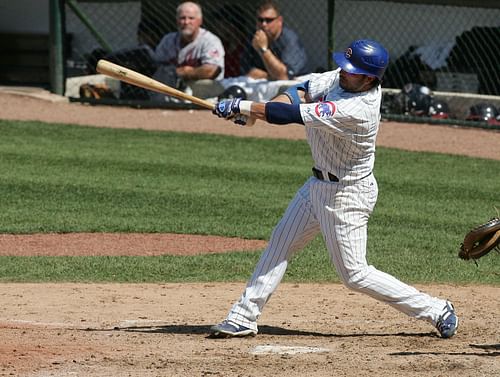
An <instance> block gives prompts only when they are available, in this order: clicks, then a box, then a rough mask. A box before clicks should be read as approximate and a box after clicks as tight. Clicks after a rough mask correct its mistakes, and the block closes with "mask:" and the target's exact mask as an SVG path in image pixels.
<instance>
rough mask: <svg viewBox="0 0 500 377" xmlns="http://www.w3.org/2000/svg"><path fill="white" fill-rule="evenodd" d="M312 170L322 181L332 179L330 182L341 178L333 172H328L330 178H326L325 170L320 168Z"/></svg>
mask: <svg viewBox="0 0 500 377" xmlns="http://www.w3.org/2000/svg"><path fill="white" fill-rule="evenodd" d="M312 172H313V175H314V176H315V177H316V178H318V179H321V180H322V181H330V182H338V181H339V179H338V178H337V176H335V175H333V174H332V173H330V172H328V174H327V175H328V179H325V176H324V174H323V172H322V171H321V170H318V169H316V168H312Z"/></svg>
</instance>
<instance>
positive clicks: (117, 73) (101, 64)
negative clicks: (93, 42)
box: [96, 59, 215, 110]
mask: <svg viewBox="0 0 500 377" xmlns="http://www.w3.org/2000/svg"><path fill="white" fill-rule="evenodd" d="M96 70H97V72H99V73H102V74H103V75H106V76H110V77H113V78H115V79H118V80H120V81H124V82H126V83H129V84H132V85H135V86H139V87H141V88H144V89H149V90H152V91H155V92H159V93H163V94H167V95H169V96H172V97H175V98H179V99H183V100H187V101H191V102H192V103H194V104H196V105H198V106H201V107H204V108H205V109H209V110H213V109H214V108H215V105H214V104H213V103H210V102H208V101H205V100H203V99H201V98H198V97H195V96H192V95H190V94H187V93H184V92H182V91H180V90H177V89H175V88H172V87H170V86H168V85H165V84H163V83H161V82H159V81H157V80H155V79H152V78H151V77H148V76H145V75H143V74H141V73H139V72H136V71H133V70H131V69H129V68H125V67H122V66H121V65H118V64H115V63H111V62H110V61H107V60H104V59H101V60H99V61H98V62H97V69H96Z"/></svg>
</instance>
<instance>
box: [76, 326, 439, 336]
mask: <svg viewBox="0 0 500 377" xmlns="http://www.w3.org/2000/svg"><path fill="white" fill-rule="evenodd" d="M210 327H211V326H207V325H164V326H152V325H150V326H124V327H114V328H113V329H92V328H87V329H85V331H125V332H136V333H145V334H192V335H200V334H206V335H207V338H213V337H211V336H210V335H209V333H210ZM259 335H272V336H312V337H324V338H352V337H418V338H421V337H437V334H436V333H435V332H426V333H407V332H396V333H381V334H380V333H379V334H374V333H353V334H333V333H322V332H316V331H302V330H291V329H285V328H282V327H276V326H265V325H263V326H259Z"/></svg>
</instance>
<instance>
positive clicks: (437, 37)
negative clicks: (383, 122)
mask: <svg viewBox="0 0 500 377" xmlns="http://www.w3.org/2000/svg"><path fill="white" fill-rule="evenodd" d="M179 3H180V1H169V0H142V1H83V0H80V1H76V0H65V1H64V7H63V9H64V12H65V17H64V20H65V22H64V29H65V33H66V35H67V36H69V38H67V39H69V43H68V46H69V47H68V48H67V49H66V51H65V76H66V80H65V84H66V85H65V86H66V95H67V96H68V97H71V98H73V100H80V101H91V102H95V101H96V98H97V97H98V98H97V101H99V100H100V101H104V102H106V103H110V102H112V103H126V104H138V106H148V105H151V106H155V105H160V104H158V103H152V101H150V100H149V98H148V93H147V92H146V91H144V90H141V89H139V88H136V87H132V86H130V85H124V84H120V83H119V82H117V81H115V80H110V79H108V78H103V77H102V76H101V75H98V74H96V71H95V66H96V62H97V60H98V59H100V58H110V59H112V60H114V61H115V62H117V63H119V64H122V65H124V66H127V67H129V68H132V69H134V70H137V71H139V72H141V73H143V74H146V75H148V76H151V75H153V74H154V72H155V70H156V69H157V68H158V62H157V61H155V60H154V57H152V55H151V51H154V49H155V47H156V46H157V44H158V43H159V41H160V40H161V38H162V37H163V36H164V35H165V34H166V33H169V32H173V31H176V30H177V26H176V8H177V6H178V5H179ZM277 3H278V5H279V6H280V10H281V14H282V15H283V18H284V23H285V25H287V26H288V27H290V28H291V29H293V30H295V31H296V32H297V34H298V35H299V37H300V39H301V41H302V43H303V45H304V47H305V50H306V53H307V56H308V64H309V72H317V71H322V70H327V69H330V68H335V67H336V66H335V64H334V63H332V60H331V52H332V51H333V50H343V49H344V48H345V47H347V45H348V44H349V43H350V42H351V41H352V40H354V39H358V38H370V39H375V40H378V41H380V42H381V43H382V44H383V45H384V46H386V47H387V49H388V50H389V52H390V55H391V62H390V65H389V67H388V69H387V71H386V75H385V78H384V82H383V87H384V101H383V109H382V112H383V114H384V116H386V117H388V118H391V119H401V118H404V119H405V120H408V119H410V118H411V119H412V120H421V121H431V122H432V121H436V122H453V123H457V122H458V123H461V122H463V123H465V124H469V123H468V121H470V120H477V121H479V122H478V123H477V124H481V125H486V123H487V122H489V124H490V125H493V126H496V124H500V118H497V119H494V118H495V117H498V111H499V109H500V48H499V43H500V42H499V41H500V4H498V5H497V4H496V2H492V1H480V0H478V1H475V2H474V1H470V2H469V1H463V0H462V1H459V0H455V1H452V0H450V1H434V2H432V3H433V4H431V2H430V1H429V2H427V1H421V2H417V1H363V0H359V1H349V0H335V1H333V0H330V1H328V0H312V1H300V0H281V1H280V0H277ZM422 3H429V4H422ZM199 4H200V5H201V6H202V9H203V27H204V28H206V29H207V30H209V31H211V32H212V33H214V34H216V35H217V36H218V37H219V38H220V39H221V41H222V43H223V46H224V49H225V74H224V80H222V82H223V84H224V83H226V82H227V83H231V82H234V80H230V79H231V78H237V77H239V76H240V75H241V70H240V66H241V64H242V61H241V57H242V52H243V49H244V48H245V46H246V45H247V44H248V43H249V41H250V40H251V36H252V35H253V33H254V31H255V28H256V8H257V5H258V1H254V0H251V1H243V0H231V1H230V0H218V1H209V0H205V1H199ZM436 4H441V5H436ZM464 4H468V6H464ZM287 83H288V82H284V83H283V84H284V85H286V84H287ZM409 84H411V85H409ZM89 86H90V89H92V87H93V89H96V88H97V89H99V88H100V89H102V90H101V92H100V94H99V92H97V94H96V92H95V91H94V92H91V91H90V90H88V89H89ZM223 86H225V84H224V85H223ZM275 87H276V88H277V90H279V88H283V85H280V86H275ZM214 94H215V95H217V94H219V93H214ZM267 94H268V95H271V94H272V91H268V92H267ZM161 105H166V106H168V105H169V103H162V104H161ZM170 105H171V103H170ZM487 118H489V119H488V120H487ZM450 119H451V121H450Z"/></svg>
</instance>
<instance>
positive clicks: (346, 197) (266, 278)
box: [227, 174, 446, 330]
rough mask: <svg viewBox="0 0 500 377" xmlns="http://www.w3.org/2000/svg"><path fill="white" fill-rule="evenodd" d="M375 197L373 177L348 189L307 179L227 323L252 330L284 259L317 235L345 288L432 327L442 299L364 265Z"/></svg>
mask: <svg viewBox="0 0 500 377" xmlns="http://www.w3.org/2000/svg"><path fill="white" fill-rule="evenodd" d="M377 195H378V187H377V181H376V180H375V177H374V176H373V174H371V175H370V176H368V177H366V178H364V179H362V180H360V181H359V182H357V183H356V184H351V185H342V184H339V183H331V182H325V181H321V180H318V179H316V178H313V177H311V178H310V179H309V180H308V181H307V182H306V183H305V184H304V186H302V188H301V189H300V190H299V191H298V192H297V194H296V195H295V198H294V199H293V200H292V201H291V202H290V204H289V206H288V208H287V210H286V212H285V214H284V216H283V217H282V219H281V220H280V222H279V223H278V225H277V226H276V227H275V229H274V230H273V233H272V235H271V239H270V240H269V244H268V246H267V248H266V249H265V250H264V252H263V254H262V256H261V257H260V260H259V262H258V264H257V266H256V267H255V270H254V273H253V275H252V277H251V279H250V280H249V281H248V283H247V286H246V288H245V291H244V292H243V294H242V296H241V297H240V299H239V300H238V301H237V302H236V303H235V304H234V305H233V307H232V308H231V310H230V312H229V314H228V317H227V319H228V320H230V321H232V322H235V323H237V324H240V325H243V326H246V327H249V328H251V329H254V330H257V320H258V318H259V317H260V315H261V313H262V309H263V307H264V305H265V304H266V302H267V301H268V300H269V298H270V297H271V295H272V294H273V292H274V291H275V290H276V288H277V287H278V284H279V283H280V281H281V279H282V278H283V275H284V274H285V271H286V268H287V266H288V261H289V260H290V258H291V257H292V256H293V254H294V253H295V252H297V251H299V250H301V249H302V248H303V247H304V246H305V245H306V244H307V243H308V242H309V241H311V240H312V239H313V238H314V237H315V236H316V235H317V234H318V232H320V231H321V233H322V234H323V238H324V240H325V243H326V247H327V248H328V251H329V253H330V258H331V261H332V262H333V264H334V265H335V268H336V271H337V274H338V276H339V277H340V279H341V280H342V282H343V283H344V284H345V285H346V286H347V287H349V288H351V289H353V290H355V291H359V292H362V293H365V294H367V295H369V296H371V297H373V298H375V299H377V300H379V301H382V302H386V303H387V304H389V305H391V306H393V307H394V308H396V309H398V310H400V311H401V312H403V313H406V314H407V315H409V316H412V317H415V318H418V319H423V320H426V321H428V322H430V323H432V324H435V323H436V321H437V320H438V317H439V315H440V314H441V313H442V310H443V307H444V306H445V305H446V301H445V300H442V299H438V298H434V297H431V296H429V295H427V294H425V293H422V292H420V291H418V290H417V289H415V288H414V287H411V286H409V285H407V284H405V283H402V282H400V281H399V280H397V279H396V278H394V277H393V276H391V275H389V274H386V273H385V272H382V271H379V270H377V269H376V268H375V267H373V266H370V265H368V264H367V261H366V241H367V224H368V218H369V217H370V214H371V213H372V211H373V208H374V207H375V203H376V201H377Z"/></svg>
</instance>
